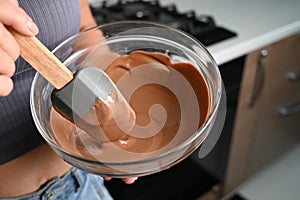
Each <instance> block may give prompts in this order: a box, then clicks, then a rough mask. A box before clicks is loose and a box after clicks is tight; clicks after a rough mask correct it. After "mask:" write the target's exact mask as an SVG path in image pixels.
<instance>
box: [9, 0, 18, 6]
mask: <svg viewBox="0 0 300 200" xmlns="http://www.w3.org/2000/svg"><path fill="white" fill-rule="evenodd" d="M8 1H9V2H10V3H12V4H14V5H15V6H19V2H18V0H8Z"/></svg>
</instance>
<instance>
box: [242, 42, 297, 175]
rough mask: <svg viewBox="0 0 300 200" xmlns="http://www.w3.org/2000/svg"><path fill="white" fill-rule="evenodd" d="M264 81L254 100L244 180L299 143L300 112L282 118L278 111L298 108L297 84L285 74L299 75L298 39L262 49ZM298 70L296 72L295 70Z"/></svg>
mask: <svg viewBox="0 0 300 200" xmlns="http://www.w3.org/2000/svg"><path fill="white" fill-rule="evenodd" d="M266 50H267V51H268V55H267V56H266V61H265V62H266V66H265V80H264V84H263V88H262V91H261V96H260V97H259V99H257V104H256V105H254V107H253V109H255V110H256V113H257V115H256V117H257V120H256V125H255V128H254V132H253V136H252V137H253V139H252V145H251V151H250V155H249V161H248V162H249V165H248V169H247V176H249V175H251V174H253V173H254V172H256V171H257V170H259V169H260V168H262V167H264V166H265V165H267V164H268V163H270V162H271V161H273V160H274V159H276V158H278V157H279V156H281V155H283V154H284V153H285V152H286V151H288V150H289V149H290V148H291V147H292V146H293V145H295V144H296V143H298V142H299V141H300V112H299V113H295V114H291V115H288V116H286V117H283V116H281V115H280V113H279V109H280V108H281V107H287V106H293V105H296V104H297V103H298V104H300V80H299V81H293V80H290V79H289V78H288V76H287V74H288V72H290V71H295V72H296V73H297V72H298V71H299V72H300V37H299V36H294V37H291V38H288V39H286V40H284V41H281V42H279V43H275V44H273V45H271V46H269V47H267V48H266ZM298 69H299V70H298Z"/></svg>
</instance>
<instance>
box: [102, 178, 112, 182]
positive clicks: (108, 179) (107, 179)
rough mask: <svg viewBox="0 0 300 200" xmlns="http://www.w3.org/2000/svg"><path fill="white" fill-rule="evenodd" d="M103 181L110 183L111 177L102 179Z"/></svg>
mask: <svg viewBox="0 0 300 200" xmlns="http://www.w3.org/2000/svg"><path fill="white" fill-rule="evenodd" d="M103 179H104V180H106V181H110V180H111V179H112V178H111V177H103Z"/></svg>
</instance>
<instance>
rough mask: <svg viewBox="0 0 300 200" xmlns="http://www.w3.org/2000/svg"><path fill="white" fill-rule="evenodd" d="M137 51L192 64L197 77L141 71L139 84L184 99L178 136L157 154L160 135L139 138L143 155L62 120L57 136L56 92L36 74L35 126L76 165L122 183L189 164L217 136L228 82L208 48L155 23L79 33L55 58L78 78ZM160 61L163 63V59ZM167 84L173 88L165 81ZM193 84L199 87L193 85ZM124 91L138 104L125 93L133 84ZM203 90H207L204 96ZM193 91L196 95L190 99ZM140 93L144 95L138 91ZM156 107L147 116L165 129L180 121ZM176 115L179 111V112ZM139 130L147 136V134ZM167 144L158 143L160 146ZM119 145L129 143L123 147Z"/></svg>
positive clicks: (114, 25) (163, 67)
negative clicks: (155, 144) (152, 85)
mask: <svg viewBox="0 0 300 200" xmlns="http://www.w3.org/2000/svg"><path fill="white" fill-rule="evenodd" d="M136 51H143V52H147V53H150V54H153V53H154V52H158V54H159V55H165V57H164V58H165V59H166V58H167V60H168V59H169V61H170V62H171V63H173V64H174V65H176V63H181V64H182V63H189V64H188V67H187V68H186V70H187V71H189V70H192V73H187V74H185V75H183V74H182V73H178V71H177V70H172V69H173V68H172V67H169V66H166V65H164V64H163V65H162V64H157V63H156V64H151V62H152V61H151V62H150V61H149V62H147V63H145V64H143V63H142V64H140V66H141V67H140V66H139V67H136V68H137V69H142V70H141V71H143V72H145V73H144V75H142V77H139V78H140V80H141V81H142V82H143V81H145V80H146V79H147V81H148V82H147V81H146V82H147V83H149V81H150V82H151V83H155V84H161V85H162V86H164V87H166V88H168V90H170V91H171V93H172V94H173V95H174V96H175V97H176V102H178V105H179V107H180V108H178V109H179V111H180V112H177V113H175V114H176V115H178V116H179V118H178V119H179V123H178V124H177V125H176V126H177V128H176V130H175V129H174V130H175V131H176V134H174V135H173V136H172V137H171V139H169V140H168V142H166V143H165V144H163V145H160V146H159V147H158V148H155V149H151V148H150V149H151V150H149V148H148V146H151V145H152V142H153V141H154V140H152V137H154V136H155V137H156V135H155V134H156V133H154V134H153V135H151V136H149V138H151V139H149V138H146V139H145V136H143V137H144V138H142V139H140V138H138V136H136V135H135V137H137V138H138V139H137V140H136V143H134V145H133V146H135V147H138V149H139V150H136V151H135V150H130V149H126V148H120V145H119V146H118V145H117V146H116V145H114V144H113V142H110V141H108V142H101V141H97V140H96V139H95V138H93V137H90V136H89V135H88V134H86V133H85V132H84V131H82V130H80V129H78V128H76V127H75V126H74V127H75V129H72V130H70V126H71V125H73V124H72V123H71V122H69V121H67V120H64V119H63V118H61V119H60V120H57V121H58V123H60V122H62V121H64V122H63V124H62V125H61V127H62V129H60V131H57V130H56V131H55V128H54V125H53V124H54V123H53V122H52V121H51V115H52V114H51V112H52V111H53V110H52V102H51V98H50V96H51V92H52V91H53V89H54V88H53V86H52V85H51V84H49V83H48V82H47V81H46V80H45V79H44V78H43V77H42V76H41V75H40V74H38V73H37V74H36V75H35V78H34V80H33V83H32V88H31V94H30V104H31V112H32V115H33V119H34V122H35V124H36V126H37V128H38V130H39V132H40V134H41V135H42V137H43V138H44V139H45V140H46V142H47V143H48V144H49V145H50V146H51V147H52V149H53V150H54V151H55V152H56V153H57V154H58V155H60V156H61V157H62V158H63V159H64V160H65V161H67V162H69V163H70V164H72V165H73V166H75V167H77V168H80V169H82V170H84V171H87V172H90V173H94V174H97V175H102V176H110V177H118V178H124V177H132V176H144V175H148V174H152V173H156V172H159V171H162V170H164V169H167V168H169V167H171V166H173V165H175V164H177V163H178V162H180V161H182V160H183V159H185V158H186V157H188V156H189V155H191V154H192V153H193V152H194V151H195V150H196V149H197V148H198V147H199V146H200V145H201V144H202V143H203V141H204V140H205V139H206V137H207V136H208V135H209V134H210V131H211V129H212V127H213V125H214V123H215V119H216V113H217V111H218V109H219V103H220V97H221V95H222V84H221V83H222V80H221V76H220V73H219V70H218V67H217V65H216V63H215V61H214V60H213V58H212V56H211V55H210V54H209V52H208V51H207V50H206V48H205V47H204V46H203V45H202V44H201V43H200V42H198V41H197V40H196V39H194V38H193V37H192V36H190V35H188V34H187V33H184V32H182V31H180V30H177V29H174V28H172V27H169V26H166V25H163V24H159V23H153V22H141V21H122V22H115V23H109V24H105V25H101V26H98V27H94V28H91V29H89V30H86V31H84V32H81V33H78V34H77V35H74V36H72V37H70V38H69V39H67V40H66V41H64V42H63V43H62V44H60V45H59V46H57V47H56V48H55V49H54V50H53V53H54V54H55V55H56V56H57V57H58V58H59V59H60V60H61V61H62V62H63V63H64V64H65V65H66V66H67V67H68V68H70V69H71V71H73V72H74V73H75V72H76V71H77V70H78V69H80V68H82V67H85V66H95V67H100V68H101V69H103V70H106V69H107V66H109V64H111V63H112V62H114V61H115V60H116V59H117V58H118V57H119V56H123V55H128V54H130V53H132V52H136ZM154 62H156V60H155V59H154ZM179 65H180V64H179ZM153 67H154V68H158V71H156V72H157V73H151V72H149V73H148V72H147V70H149V69H151V68H153ZM166 71H167V72H168V73H167V74H177V75H178V77H176V76H175V78H174V76H172V77H173V78H169V76H167V77H165V76H164V75H165V74H166V73H165V72H166ZM198 73H199V74H200V75H201V77H202V78H203V80H204V85H203V84H202V86H201V84H200V83H201V82H199V83H198V79H197V78H195V77H197V76H195V74H198ZM129 74H130V73H129ZM152 78H153V80H152ZM167 79H168V80H169V79H170V80H171V82H168V83H166V82H164V81H165V80H167ZM192 79H193V80H192ZM126 80H127V81H130V80H128V79H126ZM191 80H192V81H191ZM147 83H144V82H143V83H140V84H141V85H143V84H147ZM192 83H193V86H191V84H192ZM116 85H117V86H118V87H119V89H120V90H121V92H122V93H123V95H124V97H125V98H126V99H127V100H128V102H129V103H130V102H131V101H130V98H131V96H132V95H133V93H134V92H135V91H133V92H132V91H131V92H128V91H127V92H126V90H125V89H126V87H124V86H127V85H129V82H126V81H125V82H124V81H123V82H121V81H117V82H116ZM203 87H204V88H206V89H207V91H204V90H203ZM187 88H189V89H187ZM191 88H192V92H191V93H189V92H187V91H188V90H190V89H191ZM198 88H200V89H199V90H198ZM201 88H202V89H201ZM135 89H136V90H138V87H136V88H135ZM205 92H207V101H206V103H205V102H204V101H202V100H200V99H199V98H198V97H199V95H200V96H201V95H205V94H204V93H205ZM150 93H151V92H150ZM200 93H203V94H200ZM151 95H152V94H151ZM162 99H164V98H162ZM146 101H147V97H146V96H145V98H144V99H143V98H142V99H141V100H140V101H139V103H141V104H143V103H144V102H146ZM203 106H204V107H203ZM152 108H155V106H153V107H151V108H150V109H149V111H147V112H149V113H148V114H149V116H150V117H151V116H152V117H154V118H155V117H158V118H159V117H162V118H159V120H157V123H159V124H163V122H166V121H164V120H165V118H164V117H168V116H171V117H172V113H171V114H170V113H168V110H166V111H164V109H161V107H159V106H158V109H152ZM156 108H157V105H156ZM170 109H171V111H172V110H173V108H172V107H171V108H169V110H170ZM176 109H177V108H174V110H176ZM153 110H154V111H155V110H156V111H157V112H158V114H157V113H156V114H155V112H154V111H153ZM174 112H175V111H174ZM153 113H154V114H153ZM151 119H152V118H151ZM70 124H71V125H70ZM163 126H165V125H164V124H163V125H162V127H163ZM140 128H143V127H142V126H141V127H140ZM139 130H142V131H141V132H144V131H143V130H144V129H139ZM164 130H167V129H164ZM150 131H151V130H150ZM173 132H174V131H173ZM147 137H148V136H147ZM143 139H145V140H143ZM139 141H146V143H145V142H144V143H143V142H141V143H140V144H139ZM161 141H162V140H160V139H156V142H161ZM118 142H123V143H122V144H125V143H126V141H125V143H124V141H121V140H118ZM147 145H148V146H147Z"/></svg>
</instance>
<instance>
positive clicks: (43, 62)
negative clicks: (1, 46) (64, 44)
mask: <svg viewBox="0 0 300 200" xmlns="http://www.w3.org/2000/svg"><path fill="white" fill-rule="evenodd" d="M9 31H10V32H11V34H12V35H13V36H14V37H15V39H16V40H17V42H18V43H19V45H20V49H21V52H20V54H21V56H22V57H23V58H24V59H25V60H26V61H27V62H28V63H29V64H30V65H31V66H32V67H33V68H34V69H36V71H38V72H39V73H40V74H41V75H42V76H43V77H44V78H45V79H46V80H47V81H48V82H50V83H51V84H52V85H53V86H54V87H55V88H56V89H61V88H62V87H64V86H65V85H66V84H67V83H69V82H70V81H71V80H72V79H73V73H72V72H71V71H70V70H69V69H68V68H67V67H66V66H64V65H63V64H62V63H61V61H60V60H59V59H58V58H57V57H56V56H54V55H53V53H51V52H50V51H49V50H48V48H47V47H45V46H44V45H43V44H42V43H41V42H40V41H39V40H38V39H37V38H36V37H28V36H24V35H21V34H19V33H18V32H16V31H14V30H13V29H11V28H9Z"/></svg>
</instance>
